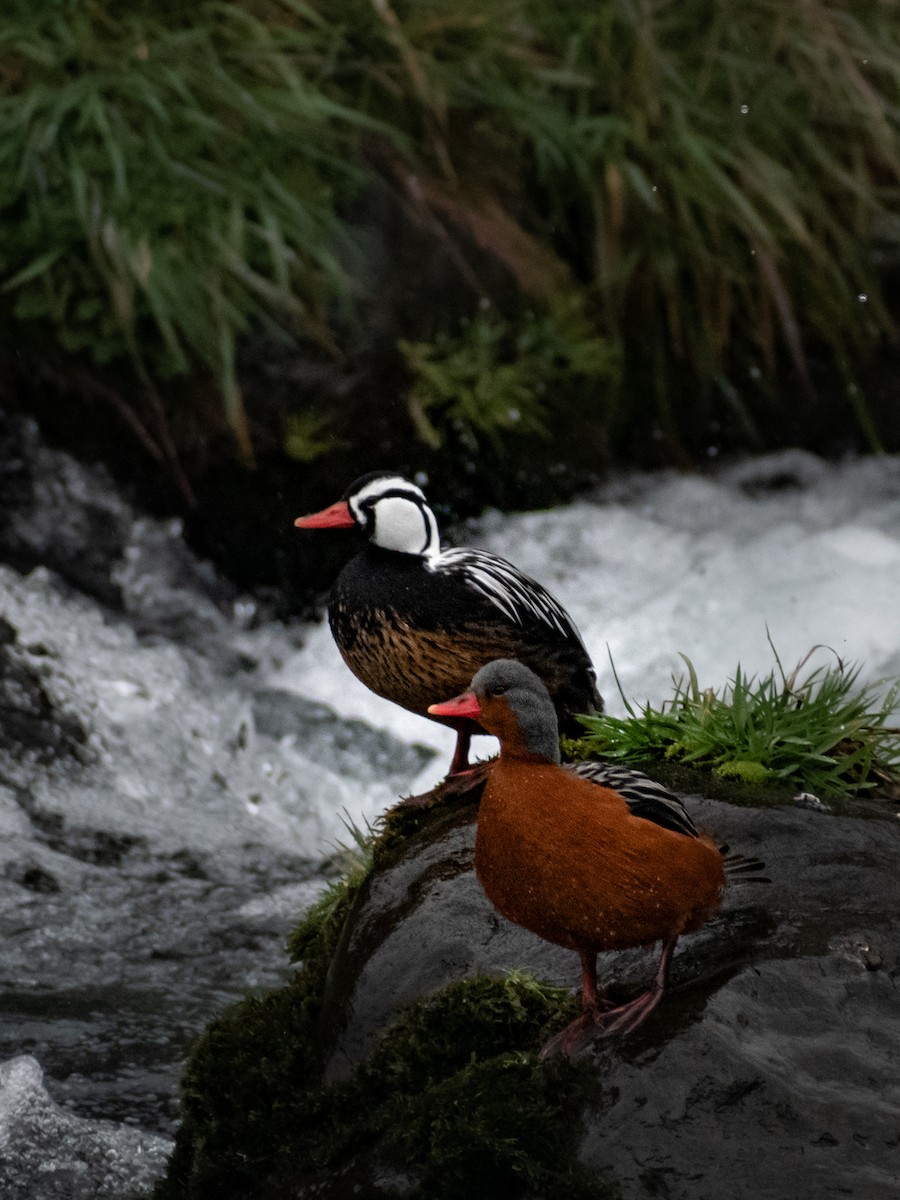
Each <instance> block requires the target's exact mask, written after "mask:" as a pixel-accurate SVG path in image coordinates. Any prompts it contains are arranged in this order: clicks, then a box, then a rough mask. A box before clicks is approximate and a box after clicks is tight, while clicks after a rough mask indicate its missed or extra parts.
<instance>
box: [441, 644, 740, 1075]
mask: <svg viewBox="0 0 900 1200" xmlns="http://www.w3.org/2000/svg"><path fill="white" fill-rule="evenodd" d="M431 712H432V714H433V715H435V716H454V717H468V718H469V719H471V720H474V721H478V722H479V724H480V725H482V726H483V727H484V728H485V729H487V730H488V731H489V732H490V733H493V734H495V735H496V736H497V737H498V738H499V739H500V757H499V758H498V759H497V760H496V761H495V762H494V763H493V764H492V765H491V767H490V769H489V772H488V777H487V783H486V786H485V789H484V794H483V796H482V799H481V804H480V807H479V811H478V829H477V834H476V842H475V871H476V874H477V876H478V879H479V881H480V882H481V885H482V887H483V888H484V891H485V893H486V895H487V897H488V899H489V900H490V901H491V903H492V904H493V905H494V907H495V908H496V909H497V910H498V911H499V912H500V913H501V914H502V915H503V916H504V917H506V918H507V920H509V921H512V922H514V923H515V924H517V925H522V926H524V927H525V928H526V929H529V930H531V932H532V933H536V934H537V935H538V936H539V937H542V938H544V939H546V940H547V941H549V942H553V943H555V944H556V945H559V946H566V947H568V948H569V949H572V950H576V951H577V952H578V954H579V955H580V957H581V966H582V980H583V989H582V1009H583V1012H582V1015H581V1016H580V1017H578V1018H577V1019H576V1020H575V1021H573V1022H572V1024H571V1025H569V1026H568V1027H567V1028H566V1029H564V1030H563V1031H562V1033H560V1034H558V1035H557V1036H556V1037H555V1038H553V1039H552V1040H551V1041H550V1042H548V1043H547V1045H546V1046H545V1047H544V1049H543V1050H542V1052H541V1055H542V1057H546V1056H547V1055H550V1054H557V1053H561V1054H564V1055H567V1056H572V1055H575V1054H577V1053H578V1052H579V1051H580V1050H581V1049H583V1048H584V1047H585V1046H586V1045H588V1044H589V1043H590V1042H591V1041H592V1040H594V1039H595V1038H598V1037H609V1036H612V1035H614V1034H626V1033H630V1032H631V1031H632V1030H633V1029H636V1028H637V1026H638V1025H640V1024H641V1022H642V1021H643V1020H644V1019H645V1018H646V1017H647V1016H648V1015H649V1014H650V1013H651V1012H652V1011H653V1009H654V1008H655V1007H656V1005H657V1004H658V1003H659V1001H660V998H661V997H662V994H663V989H664V987H665V983H666V978H667V975H668V971H669V966H670V963H671V960H672V954H673V952H674V950H675V944H676V942H677V941H678V938H679V937H680V936H681V935H682V934H683V933H688V932H690V931H691V930H694V929H699V928H700V926H701V925H703V924H704V923H705V922H706V921H707V920H709V918H710V917H711V916H712V915H713V914H714V913H715V912H716V911H717V910H718V908H719V905H720V903H721V901H722V895H723V892H724V889H725V881H726V874H727V875H729V876H731V875H732V874H733V875H735V876H737V877H739V878H741V877H743V878H747V877H748V876H749V877H753V876H754V875H756V874H757V873H758V870H759V869H760V868H761V867H762V864H761V863H760V862H759V860H754V859H747V858H743V857H741V856H737V855H731V856H727V855H725V854H724V851H725V850H726V849H727V847H722V849H719V848H718V847H717V846H716V844H715V843H714V842H713V841H712V840H711V839H710V838H709V837H707V836H706V835H704V834H701V833H699V832H698V830H697V829H696V828H695V827H694V825H693V822H692V821H691V820H690V818H689V817H688V816H687V813H686V812H685V811H684V809H683V808H682V807H681V805H680V803H679V802H678V801H677V800H675V798H674V797H671V794H670V793H666V791H665V789H658V794H657V790H656V789H654V788H653V785H652V784H650V787H649V788H648V789H646V790H647V796H646V797H644V798H643V800H642V797H641V795H640V792H641V790H642V789H641V787H640V784H639V781H640V778H641V777H640V776H638V775H636V773H632V772H630V771H628V770H627V769H625V772H624V774H623V779H624V780H625V782H626V784H627V785H629V786H630V785H631V784H633V783H635V780H637V781H638V785H637V793H633V794H632V795H631V796H630V797H628V796H626V795H623V794H620V793H619V792H618V791H617V790H613V788H610V787H608V786H603V784H602V782H601V781H602V779H603V778H604V771H605V772H606V774H605V777H606V778H607V779H611V778H615V771H616V768H612V772H611V773H610V771H609V768H601V769H600V771H599V772H598V773H597V774H596V775H594V777H593V778H592V777H591V776H590V774H587V775H586V776H580V775H579V774H578V773H577V772H576V771H574V770H572V769H570V768H567V767H564V766H562V765H560V760H559V740H558V734H557V727H556V714H555V712H554V708H553V704H552V702H551V700H550V696H549V695H548V693H547V689H546V688H545V687H544V685H543V683H542V682H541V681H540V679H538V678H537V676H536V675H535V674H534V672H532V671H530V670H529V669H528V668H527V667H526V666H524V665H523V664H522V663H519V662H512V661H503V660H501V661H497V662H492V663H490V664H489V665H487V666H485V667H482V668H481V670H479V671H478V672H477V674H476V675H475V677H474V679H473V680H472V683H471V688H470V690H469V691H467V692H466V693H465V694H463V695H461V696H457V697H456V698H455V699H453V700H449V701H445V702H442V703H438V704H435V705H432V708H431ZM647 782H648V784H649V782H650V781H647ZM667 795H668V796H670V798H671V799H672V800H674V806H672V805H669V804H667V803H666V802H665V797H666V796H667ZM642 803H643V805H644V808H643V813H642V811H641V806H642ZM655 942H662V954H661V956H660V960H659V966H658V968H657V971H656V975H655V977H654V979H653V982H652V983H651V985H650V987H649V988H648V989H647V990H646V991H645V992H643V993H642V994H641V995H640V996H638V997H637V998H636V999H634V1000H631V1001H629V1002H628V1003H626V1004H622V1005H619V1006H617V1007H610V1006H609V1005H608V1004H607V1003H606V1002H605V1001H604V1000H603V998H602V997H601V995H600V994H599V992H598V989H597V954H598V953H600V952H601V951H608V950H625V949H627V948H629V947H633V946H649V945H652V944H653V943H655Z"/></svg>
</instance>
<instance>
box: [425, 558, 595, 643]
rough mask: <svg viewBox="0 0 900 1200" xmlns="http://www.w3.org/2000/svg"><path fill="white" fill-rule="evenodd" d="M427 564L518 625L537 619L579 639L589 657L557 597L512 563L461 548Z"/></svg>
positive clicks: (572, 638)
mask: <svg viewBox="0 0 900 1200" xmlns="http://www.w3.org/2000/svg"><path fill="white" fill-rule="evenodd" d="M428 565H429V567H430V569H431V570H436V571H446V572H447V573H448V574H450V575H454V576H456V577H457V578H458V579H461V580H463V581H464V582H465V583H466V584H467V585H468V586H469V587H470V588H472V589H474V590H475V591H476V592H478V593H479V594H480V595H481V596H483V597H484V598H485V599H487V600H489V601H490V603H491V604H493V605H494V607H495V608H497V609H498V610H499V611H500V612H502V613H503V615H504V616H505V617H507V618H508V620H510V621H513V622H514V623H515V624H516V625H526V624H532V623H533V622H535V621H537V622H539V623H540V624H542V625H546V626H548V627H549V628H550V629H552V630H554V632H556V633H557V634H559V635H560V636H561V637H564V638H565V639H566V640H572V641H575V642H577V643H578V644H579V645H580V646H581V648H582V649H583V650H584V653H585V657H587V650H586V649H585V646H584V642H583V641H582V640H581V634H580V633H579V632H578V630H577V629H576V628H575V624H574V622H573V621H572V618H571V617H570V616H569V614H568V613H567V612H566V610H565V609H564V608H563V606H562V605H561V604H560V603H559V601H558V600H557V599H556V597H555V596H553V595H551V594H550V592H548V591H547V589H546V588H545V587H542V586H541V584H539V583H538V582H537V581H536V580H534V579H531V578H530V577H529V576H528V575H524V574H523V573H522V572H521V571H519V570H518V569H517V568H516V567H514V566H513V565H512V563H508V562H507V561H506V560H505V559H503V558H498V557H497V556H496V555H494V554H489V553H488V552H487V551H486V550H471V549H463V548H460V549H453V550H444V551H442V552H441V554H440V555H438V556H437V557H436V558H435V559H433V560H432V561H431V562H430V563H429V564H428Z"/></svg>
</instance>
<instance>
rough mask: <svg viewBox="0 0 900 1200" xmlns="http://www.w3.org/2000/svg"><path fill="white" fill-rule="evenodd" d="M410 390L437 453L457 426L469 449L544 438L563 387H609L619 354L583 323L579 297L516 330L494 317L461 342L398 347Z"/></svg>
mask: <svg viewBox="0 0 900 1200" xmlns="http://www.w3.org/2000/svg"><path fill="white" fill-rule="evenodd" d="M400 348H401V350H402V351H403V354H404V357H405V359H406V363H407V366H408V367H409V370H410V372H411V373H412V376H413V383H412V386H411V387H410V390H409V393H408V395H407V403H408V406H409V412H410V415H411V417H412V420H413V424H414V426H415V428H416V430H417V432H418V434H419V436H420V437H421V438H422V440H423V441H424V442H426V443H427V444H428V445H429V446H431V447H433V448H437V447H439V446H440V445H441V444H442V443H443V440H444V436H445V431H446V429H447V427H453V428H454V429H455V430H456V431H457V433H458V434H459V435H460V436H461V437H462V438H463V440H464V441H466V442H467V443H468V445H469V446H470V447H471V448H472V449H475V448H477V445H478V442H479V439H481V438H483V437H488V438H491V439H497V438H501V437H502V436H504V435H505V434H507V433H508V432H509V431H510V430H514V431H516V432H519V433H537V434H542V435H546V432H547V428H546V420H547V413H548V410H549V408H550V407H551V402H552V401H554V400H555V393H556V392H557V391H558V389H559V388H561V387H564V386H565V387H568V388H569V389H571V390H574V389H575V388H577V387H578V386H579V385H581V386H582V387H584V385H586V384H594V385H596V382H597V381H598V380H601V379H605V380H609V379H610V378H611V376H612V375H613V373H614V369H615V366H616V355H615V352H614V350H613V349H612V348H611V347H610V345H609V342H608V341H607V339H605V338H601V337H598V336H597V334H596V330H595V329H594V328H592V326H591V324H590V322H589V321H588V320H587V319H586V318H585V316H584V313H583V312H582V310H581V307H580V305H579V304H578V301H577V298H573V297H569V298H568V303H559V304H557V305H556V306H555V308H554V310H552V311H547V312H536V311H534V310H529V311H527V312H526V313H525V314H524V316H523V318H522V319H521V321H520V323H519V325H518V327H514V326H513V325H512V324H511V323H510V322H507V321H504V320H503V319H501V318H499V317H498V316H496V315H484V316H481V317H476V318H473V319H472V320H471V321H467V322H465V323H464V324H463V326H462V329H461V331H460V333H459V335H458V336H456V337H453V336H451V335H449V334H439V335H438V336H437V337H436V338H435V340H434V341H433V342H406V341H401V342H400Z"/></svg>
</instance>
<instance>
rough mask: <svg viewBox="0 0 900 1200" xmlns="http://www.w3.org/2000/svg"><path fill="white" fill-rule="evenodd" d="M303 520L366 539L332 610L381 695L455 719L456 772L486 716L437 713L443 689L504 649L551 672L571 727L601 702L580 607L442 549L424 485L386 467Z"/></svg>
mask: <svg viewBox="0 0 900 1200" xmlns="http://www.w3.org/2000/svg"><path fill="white" fill-rule="evenodd" d="M294 524H295V525H296V526H298V527H299V528H300V529H335V528H344V527H346V528H350V527H353V526H355V527H356V528H357V529H359V530H361V531H362V532H363V534H364V535H365V537H366V539H367V541H366V545H365V546H364V548H363V549H362V550H361V552H360V553H359V554H358V555H357V556H356V557H355V558H353V559H352V560H351V561H350V562H349V563H348V564H347V566H346V567H344V569H343V570H342V571H341V573H340V575H339V576H338V578H337V580H336V582H335V584H334V587H333V589H332V592H331V597H330V601H329V605H328V619H329V623H330V625H331V632H332V634H333V635H334V640H335V641H336V642H337V645H338V649H339V650H340V652H341V655H342V656H343V659H344V661H345V662H346V664H347V666H348V667H349V668H350V670H351V671H352V672H353V674H354V675H356V677H357V678H358V679H360V680H362V682H363V683H364V684H365V685H366V686H367V687H368V688H371V690H372V691H373V692H375V693H377V694H378V695H379V696H384V697H385V699H387V700H393V702H394V703H395V704H399V705H401V707H403V708H406V709H409V711H410V712H414V713H418V714H419V715H420V716H428V715H430V716H431V717H432V719H433V720H437V721H440V722H442V723H443V724H445V725H449V726H451V727H452V728H453V729H455V730H456V733H457V741H456V748H455V751H454V754H453V760H452V762H451V765H450V772H451V774H453V773H455V772H459V771H463V770H465V769H466V767H467V764H468V751H469V741H470V739H471V736H472V734H473V733H481V732H483V730H482V729H481V727H480V725H479V723H478V722H477V719H472V718H470V717H468V716H442V715H439V714H435V713H431V714H429V711H428V706H429V705H430V704H431V702H432V701H433V700H434V698H435V697H436V696H448V695H451V694H453V693H455V692H460V691H462V689H463V688H465V687H467V686H468V683H469V681H470V680H471V678H472V676H473V675H474V674H475V672H476V671H477V670H478V669H479V667H482V666H484V665H485V663H488V662H490V661H491V660H492V659H496V658H514V659H518V660H519V661H520V662H523V663H526V664H527V665H528V666H529V667H530V668H531V669H532V670H533V671H535V672H536V673H537V675H539V676H540V678H541V679H542V680H543V681H544V684H545V685H546V687H547V689H548V691H549V693H550V696H551V698H552V702H553V707H554V709H555V713H556V719H557V720H558V722H559V725H560V727H561V729H562V730H563V732H571V733H573V734H577V733H579V732H582V731H581V730H580V728H579V726H578V725H577V723H576V722H575V720H574V717H575V714H577V713H590V712H602V710H603V702H602V700H601V699H600V695H599V693H598V692H597V683H596V673H595V671H594V668H593V665H592V664H591V660H590V658H589V656H588V653H587V650H586V649H585V647H584V643H583V642H582V640H581V637H580V636H579V634H578V630H577V629H576V628H575V624H574V622H573V621H572V618H571V617H570V616H569V614H568V613H567V612H566V610H565V609H564V608H563V607H562V605H561V604H560V603H559V602H558V601H557V600H556V599H555V598H554V597H553V596H552V595H551V594H550V593H549V592H548V591H547V590H546V588H543V587H542V586H541V585H540V584H539V583H537V582H535V580H533V579H530V578H529V577H528V576H527V575H523V574H522V572H521V571H518V570H517V569H516V568H515V567H514V566H513V565H512V564H511V563H508V562H506V560H505V559H502V558H498V557H497V556H496V555H494V554H488V553H487V552H486V551H484V550H467V549H454V550H442V549H441V541H440V534H439V533H438V525H437V520H436V519H435V516H434V513H433V512H432V511H431V509H430V508H429V507H428V503H427V501H426V499H425V496H424V494H423V492H422V490H421V488H419V487H417V486H416V485H415V484H414V483H410V481H409V480H408V479H403V478H401V477H400V476H398V475H394V474H390V473H387V472H383V471H376V472H373V473H372V474H369V475H364V476H363V477H362V478H361V479H357V480H356V482H355V483H353V484H351V486H350V487H349V488H348V489H347V491H346V492H345V493H344V496H343V498H342V499H341V500H339V501H337V503H336V504H332V505H331V507H330V508H326V509H323V510H322V511H321V512H318V513H313V514H312V515H311V516H306V517H298V518H297V520H296V521H295V522H294Z"/></svg>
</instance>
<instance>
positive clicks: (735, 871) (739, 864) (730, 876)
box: [719, 844, 772, 884]
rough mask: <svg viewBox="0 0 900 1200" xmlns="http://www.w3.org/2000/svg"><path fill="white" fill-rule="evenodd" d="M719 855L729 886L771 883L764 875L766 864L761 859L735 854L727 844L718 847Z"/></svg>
mask: <svg viewBox="0 0 900 1200" xmlns="http://www.w3.org/2000/svg"><path fill="white" fill-rule="evenodd" d="M719 853H720V854H721V855H722V858H723V860H724V863H725V878H726V879H727V881H728V882H729V883H730V884H738V883H771V882H772V880H771V879H770V878H769V877H768V875H766V874H765V870H766V864H765V863H764V862H763V860H762V859H761V858H750V857H749V856H748V855H746V854H736V853H735V852H734V851H733V850H730V849H729V848H728V845H727V844H725V845H722V846H720V847H719Z"/></svg>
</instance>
